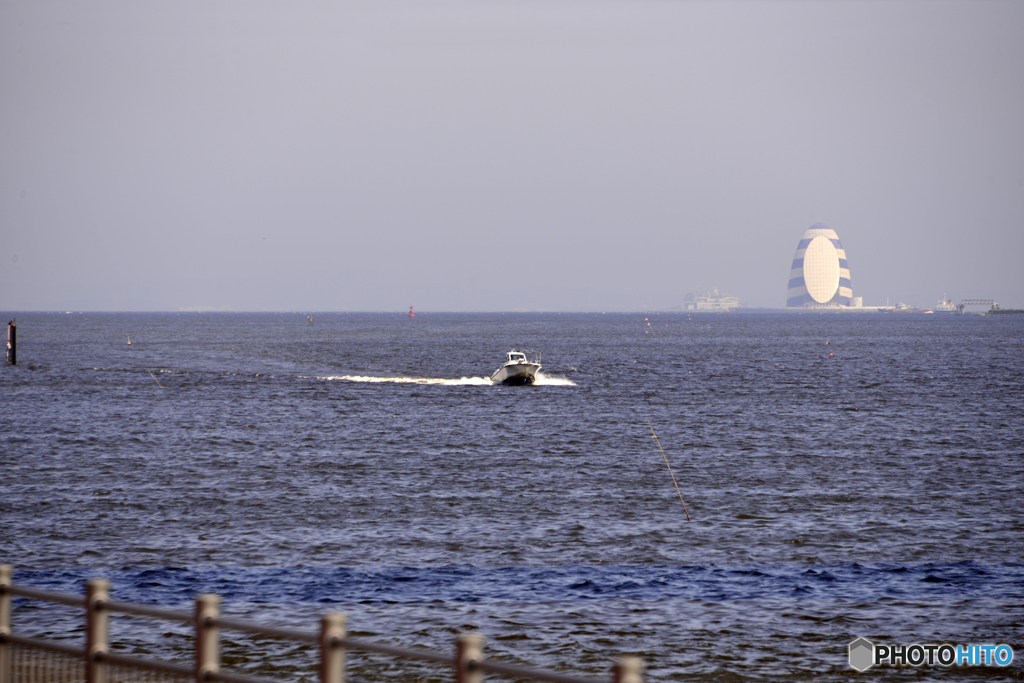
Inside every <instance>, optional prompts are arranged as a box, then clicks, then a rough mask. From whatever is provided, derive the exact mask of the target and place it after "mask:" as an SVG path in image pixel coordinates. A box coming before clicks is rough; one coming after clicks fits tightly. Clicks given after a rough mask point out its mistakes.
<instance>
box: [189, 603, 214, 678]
mask: <svg viewBox="0 0 1024 683" xmlns="http://www.w3.org/2000/svg"><path fill="white" fill-rule="evenodd" d="M218 617H220V596H219V595H215V594H214V593H203V594H201V595H197V596H196V617H195V620H196V683H206V682H207V681H208V680H209V678H208V676H209V675H210V674H212V673H216V672H218V671H220V642H219V640H220V627H218V626H217V625H216V624H215V623H214V622H215V621H216V620H217V618H218Z"/></svg>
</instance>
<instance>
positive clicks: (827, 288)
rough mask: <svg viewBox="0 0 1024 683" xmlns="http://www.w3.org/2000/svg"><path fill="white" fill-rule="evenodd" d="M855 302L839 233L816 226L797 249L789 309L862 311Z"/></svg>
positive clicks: (789, 295) (812, 227)
mask: <svg viewBox="0 0 1024 683" xmlns="http://www.w3.org/2000/svg"><path fill="white" fill-rule="evenodd" d="M861 301H862V300H861V298H860V297H857V298H854V296H853V284H852V282H851V281H850V266H849V265H848V264H847V262H846V250H845V249H843V243H842V242H840V241H839V235H837V234H836V231H835V230H833V229H832V228H830V227H828V226H827V225H825V224H824V223H815V224H814V225H812V226H811V227H810V228H808V229H807V230H806V232H804V236H803V237H802V238H801V239H800V243H799V244H798V245H797V246H796V254H795V255H794V256H793V265H792V267H791V269H790V271H789V294H788V296H787V297H786V308H835V307H853V308H860V307H861V305H862V304H861Z"/></svg>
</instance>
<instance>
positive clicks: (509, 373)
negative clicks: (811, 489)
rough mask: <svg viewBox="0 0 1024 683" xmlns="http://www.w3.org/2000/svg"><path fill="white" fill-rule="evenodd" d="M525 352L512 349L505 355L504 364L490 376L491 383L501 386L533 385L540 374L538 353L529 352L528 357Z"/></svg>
mask: <svg viewBox="0 0 1024 683" xmlns="http://www.w3.org/2000/svg"><path fill="white" fill-rule="evenodd" d="M526 353H527V352H525V351H516V350H515V349H512V350H511V351H509V352H508V353H507V354H505V362H504V363H502V364H501V367H500V368H498V369H497V370H495V371H494V374H493V375H491V381H492V382H501V383H502V384H533V382H534V380H535V379H537V373H538V372H540V353H538V352H536V351H531V352H530V357H529V358H528V357H527V356H526Z"/></svg>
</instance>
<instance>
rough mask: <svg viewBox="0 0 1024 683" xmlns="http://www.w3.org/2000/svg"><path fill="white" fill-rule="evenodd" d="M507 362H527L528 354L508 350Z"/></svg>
mask: <svg viewBox="0 0 1024 683" xmlns="http://www.w3.org/2000/svg"><path fill="white" fill-rule="evenodd" d="M505 362H506V363H525V362H526V354H525V353H521V352H519V351H509V352H508V360H506V361H505Z"/></svg>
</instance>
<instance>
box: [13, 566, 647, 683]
mask: <svg viewBox="0 0 1024 683" xmlns="http://www.w3.org/2000/svg"><path fill="white" fill-rule="evenodd" d="M13 575H14V570H13V568H12V567H11V565H6V564H3V565H0V683H35V681H36V680H37V679H38V680H39V681H40V683H73V682H74V681H82V680H83V679H82V678H81V675H78V676H60V675H42V674H39V675H31V676H30V675H18V674H19V672H23V671H25V670H28V669H31V666H28V665H26V666H25V667H20V668H19V667H16V666H15V661H14V660H15V657H14V650H13V646H22V647H25V648H32V649H38V650H44V651H49V652H54V653H61V654H63V655H64V656H65V658H67V657H70V658H73V659H75V660H77V661H80V662H82V663H84V667H85V676H84V681H85V683H119V682H120V681H124V680H125V679H124V678H123V677H118V681H116V682H115V681H112V680H111V678H110V676H109V675H108V674H109V670H110V667H111V665H117V666H120V667H127V668H130V669H137V670H145V671H149V672H156V673H162V674H166V675H171V676H175V677H177V678H178V679H182V678H185V679H189V680H193V681H195V682H196V683H213V682H216V681H222V682H223V683H271V682H270V681H269V680H268V679H265V678H258V677H255V676H250V675H247V674H239V673H232V672H229V671H224V670H222V669H221V668H220V630H221V629H229V630H234V631H242V632H245V633H251V634H257V635H262V636H270V637H273V638H278V639H283V640H289V641H295V642H300V643H307V644H313V645H316V646H318V648H319V654H320V661H319V672H318V673H319V676H318V679H319V681H320V683H344V680H345V653H346V651H349V650H351V651H357V652H368V653H374V654H379V655H385V656H388V657H394V658H399V659H406V660H412V661H420V662H426V663H430V664H438V665H441V666H444V667H449V668H451V669H453V670H454V677H455V683H481V682H482V681H483V674H485V673H492V674H498V675H500V676H506V677H509V678H517V679H529V680H538V681H547V682H548V683H608V682H607V681H602V680H598V679H592V678H584V677H579V676H572V675H567V674H563V673H559V672H557V671H548V670H545V669H536V668H533V667H525V666H518V665H514V664H506V663H503V662H498V661H494V660H488V659H484V656H483V644H484V639H483V636H481V635H479V634H476V633H466V634H463V635H461V636H459V638H458V639H457V640H456V646H455V653H454V656H452V655H446V654H443V653H440V652H434V651H431V650H421V649H415V650H414V649H409V648H403V647H396V646H393V645H385V644H383V643H373V642H367V641H363V640H354V639H352V638H349V637H348V636H347V635H346V633H345V615H344V614H342V613H340V612H327V613H325V614H323V615H322V616H321V618H320V629H319V631H318V632H313V631H300V630H296V629H288V628H275V627H271V626H264V625H262V624H257V623H254V622H249V621H240V620H235V619H225V618H223V617H221V615H220V596H218V595H215V594H212V593H205V594H201V595H198V596H197V597H196V599H195V608H194V609H193V611H192V612H186V611H179V610H171V609H165V608H162V607H153V606H150V605H141V604H136V603H130V602H120V601H117V600H113V599H111V597H110V582H109V581H108V580H106V579H91V580H89V581H86V583H85V595H84V596H80V595H73V594H69V593H57V592H52V591H46V590H39V589H37V588H29V587H27V586H20V585H16V584H14V582H13ZM14 596H20V597H23V598H29V599H31V600H39V601H43V602H48V603H57V604H63V605H70V606H72V607H80V608H82V609H84V610H85V646H84V647H75V646H74V645H69V644H66V643H62V642H59V641H55V640H49V639H43V638H34V637H30V636H26V635H21V634H18V633H15V632H14V631H13V630H12V629H11V616H12V614H11V613H12V605H13V600H12V598H13V597H14ZM113 612H120V613H123V614H132V615H137V616H144V617H151V618H153V619H160V620H164V621H174V622H178V623H182V624H187V625H191V626H192V627H193V628H194V629H195V647H194V655H195V656H194V661H193V663H192V665H190V666H189V665H184V664H180V663H176V662H169V661H165V660H161V659H147V658H143V657H134V656H130V655H124V654H119V653H115V652H111V651H110V642H109V633H110V614H111V613H113ZM62 666H63V668H65V669H66V668H68V667H67V665H66V662H65V663H64V664H62ZM46 668H47V667H41V666H39V665H36V666H35V669H34V670H35V671H36V673H37V674H38V673H39V671H40V670H41V669H46ZM49 668H50V669H52V670H54V671H56V670H57V669H58V668H61V667H57V666H53V667H49ZM641 669H642V663H641V661H640V660H639V659H637V658H635V657H623V658H621V659H619V660H618V661H617V662H616V663H615V664H614V666H613V667H612V677H611V681H612V683H642V679H641ZM44 673H45V671H44ZM51 673H52V672H51Z"/></svg>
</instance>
